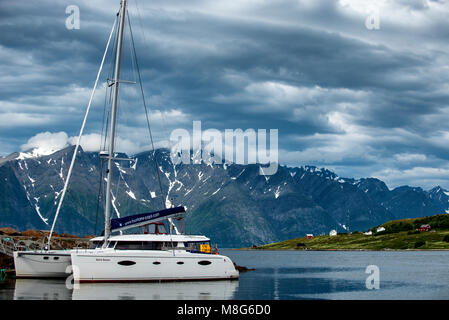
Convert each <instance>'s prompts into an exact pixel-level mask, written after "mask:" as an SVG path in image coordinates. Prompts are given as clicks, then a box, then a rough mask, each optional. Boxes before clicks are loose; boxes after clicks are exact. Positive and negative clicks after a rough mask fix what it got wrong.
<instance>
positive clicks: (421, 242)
mask: <svg viewBox="0 0 449 320" xmlns="http://www.w3.org/2000/svg"><path fill="white" fill-rule="evenodd" d="M425 244H426V242H425V241H416V242H415V246H414V248H415V249H416V248H420V247H422V246H424V245H425Z"/></svg>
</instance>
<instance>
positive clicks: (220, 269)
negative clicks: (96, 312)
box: [71, 0, 239, 282]
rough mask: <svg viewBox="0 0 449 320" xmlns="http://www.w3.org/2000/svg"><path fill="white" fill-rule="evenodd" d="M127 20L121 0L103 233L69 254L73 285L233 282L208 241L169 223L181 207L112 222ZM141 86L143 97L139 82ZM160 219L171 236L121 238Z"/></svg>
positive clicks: (225, 261) (230, 267)
mask: <svg viewBox="0 0 449 320" xmlns="http://www.w3.org/2000/svg"><path fill="white" fill-rule="evenodd" d="M126 17H127V1H126V0H121V7H120V12H119V15H118V20H119V26H118V35H117V41H116V48H115V52H116V56H115V67H114V79H113V81H112V83H111V86H113V88H112V90H113V94H112V106H111V112H110V119H109V124H110V134H109V148H108V150H107V152H103V154H102V156H103V158H105V160H106V161H107V170H106V175H107V179H106V181H107V183H106V196H105V198H106V199H105V209H104V216H105V225H104V235H103V236H101V237H97V238H94V239H92V241H91V242H92V247H91V248H90V249H84V250H82V249H77V250H72V251H71V262H72V269H73V278H74V280H75V282H131V281H180V280H222V279H237V278H238V276H239V272H238V271H237V270H236V269H235V266H234V264H233V262H232V261H231V259H230V258H229V257H226V256H223V255H219V254H218V252H215V254H214V252H213V251H212V250H211V247H210V239H209V238H207V237H205V236H199V235H185V234H181V233H180V232H179V231H178V228H177V227H176V225H175V223H174V219H176V218H180V217H181V216H182V215H183V214H184V213H185V208H184V207H183V206H178V207H173V206H171V207H169V208H165V209H163V210H160V211H156V212H151V213H142V214H137V215H132V216H127V217H123V218H116V219H111V205H112V199H111V180H112V179H111V178H112V170H113V165H114V161H116V160H120V159H118V158H116V157H115V150H114V147H115V135H116V114H117V106H118V97H119V95H118V94H119V85H120V82H122V81H121V80H120V63H121V52H122V44H123V36H124V32H123V30H124V26H125V18H126ZM130 31H131V30H130ZM131 36H132V34H131ZM136 65H137V62H136ZM139 80H140V73H139ZM140 85H141V91H142V93H143V88H142V84H141V81H140ZM144 103H145V102H144ZM161 189H162V187H161ZM162 220H168V222H169V225H170V233H168V232H154V233H151V234H150V233H144V234H123V231H125V230H127V229H130V228H137V227H144V226H148V225H154V226H155V227H156V226H157V225H155V224H156V223H158V222H160V221H162ZM155 230H157V228H155ZM173 231H174V232H175V234H173ZM114 233H119V234H114Z"/></svg>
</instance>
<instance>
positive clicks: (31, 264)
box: [14, 250, 72, 278]
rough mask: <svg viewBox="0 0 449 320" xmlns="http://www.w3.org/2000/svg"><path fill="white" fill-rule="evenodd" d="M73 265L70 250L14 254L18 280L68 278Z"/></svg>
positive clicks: (16, 252)
mask: <svg viewBox="0 0 449 320" xmlns="http://www.w3.org/2000/svg"><path fill="white" fill-rule="evenodd" d="M71 264H72V260H71V257H70V251H68V250H52V251H15V252H14V266H15V270H16V277H17V278H67V277H68V276H69V275H70V273H71V268H70V266H71Z"/></svg>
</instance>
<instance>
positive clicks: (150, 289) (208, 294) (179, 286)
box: [72, 280, 239, 300]
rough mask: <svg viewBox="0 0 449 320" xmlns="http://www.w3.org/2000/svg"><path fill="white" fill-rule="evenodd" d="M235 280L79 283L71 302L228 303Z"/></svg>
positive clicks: (234, 289)
mask: <svg viewBox="0 0 449 320" xmlns="http://www.w3.org/2000/svg"><path fill="white" fill-rule="evenodd" d="M238 284H239V283H238V281H231V280H221V281H192V282H190V281H189V282H162V283H160V282H157V283H93V284H89V283H81V284H80V285H79V289H74V290H73V296H72V299H73V300H93V299H100V300H107V299H112V300H125V299H130V300H184V299H185V300H229V299H232V298H233V296H234V293H235V291H236V290H237V287H238Z"/></svg>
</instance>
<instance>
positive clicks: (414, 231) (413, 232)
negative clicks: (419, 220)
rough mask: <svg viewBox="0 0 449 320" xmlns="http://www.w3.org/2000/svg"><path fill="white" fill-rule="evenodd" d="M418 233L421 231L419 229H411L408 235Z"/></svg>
mask: <svg viewBox="0 0 449 320" xmlns="http://www.w3.org/2000/svg"><path fill="white" fill-rule="evenodd" d="M418 233H419V231H418V230H410V231H409V232H407V234H408V235H412V234H418Z"/></svg>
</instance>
